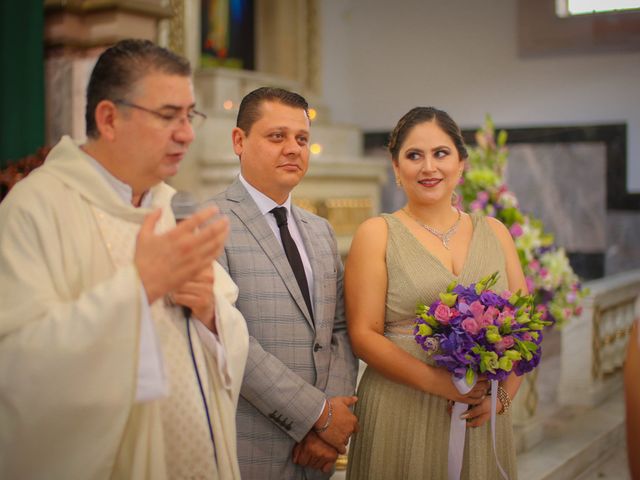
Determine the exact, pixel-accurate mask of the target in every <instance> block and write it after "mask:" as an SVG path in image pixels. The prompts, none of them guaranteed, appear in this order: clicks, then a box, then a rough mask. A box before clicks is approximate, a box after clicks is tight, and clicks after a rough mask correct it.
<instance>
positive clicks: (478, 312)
mask: <svg viewBox="0 0 640 480" xmlns="http://www.w3.org/2000/svg"><path fill="white" fill-rule="evenodd" d="M469 311H470V312H471V315H473V318H475V319H476V320H477V319H479V318H480V317H481V316H482V314H483V313H484V305H482V303H480V302H479V301H478V300H476V301H475V302H472V303H471V305H469Z"/></svg>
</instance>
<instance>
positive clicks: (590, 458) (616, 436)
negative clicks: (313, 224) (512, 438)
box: [518, 390, 626, 480]
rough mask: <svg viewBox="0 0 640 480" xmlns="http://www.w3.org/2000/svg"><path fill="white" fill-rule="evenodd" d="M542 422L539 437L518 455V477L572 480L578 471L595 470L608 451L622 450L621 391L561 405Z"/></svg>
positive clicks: (622, 413) (527, 479)
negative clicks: (584, 403) (587, 403)
mask: <svg viewBox="0 0 640 480" xmlns="http://www.w3.org/2000/svg"><path fill="white" fill-rule="evenodd" d="M543 423H544V438H543V440H542V441H541V442H540V443H539V444H538V445H536V446H535V447H534V448H532V449H531V450H529V451H526V452H523V453H522V454H520V455H518V477H519V478H521V479H526V480H565V479H567V480H568V479H572V480H574V479H576V478H577V477H579V476H580V475H581V474H588V473H589V471H594V470H597V467H598V465H600V464H602V463H603V462H605V461H607V460H608V459H609V458H610V457H611V456H612V454H615V453H617V454H619V451H620V450H622V451H623V450H624V448H625V446H624V398H623V392H622V390H617V391H615V392H612V395H611V396H610V397H609V398H608V399H606V400H605V401H604V402H602V403H601V404H600V405H598V406H596V407H593V408H588V407H561V408H559V409H558V410H556V412H555V413H554V414H552V415H550V416H548V417H547V418H546V420H544V421H543ZM624 458H625V459H626V457H624ZM625 462H626V460H625ZM622 471H624V469H623V470H622ZM597 478H607V477H597ZM608 478H620V477H619V476H616V477H608ZM622 478H623V479H624V477H622Z"/></svg>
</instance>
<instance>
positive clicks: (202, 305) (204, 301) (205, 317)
mask: <svg viewBox="0 0 640 480" xmlns="http://www.w3.org/2000/svg"><path fill="white" fill-rule="evenodd" d="M171 296H172V297H173V301H174V302H175V303H177V304H178V305H183V306H185V307H189V308H190V309H191V312H192V314H193V316H194V317H195V318H197V319H198V320H200V321H201V322H202V323H203V324H204V326H205V327H207V328H208V329H209V330H211V331H212V332H213V333H217V332H216V322H215V318H214V313H215V307H216V305H215V300H214V298H213V265H211V264H209V266H207V267H205V269H204V270H203V271H202V272H200V273H199V274H198V275H197V276H196V277H195V278H194V279H192V280H189V281H187V282H185V283H184V284H183V285H182V287H180V288H179V289H178V290H176V291H175V292H173V293H172V294H171Z"/></svg>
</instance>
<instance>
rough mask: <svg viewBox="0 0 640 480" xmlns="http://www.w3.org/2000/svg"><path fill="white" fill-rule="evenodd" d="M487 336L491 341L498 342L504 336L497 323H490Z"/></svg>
mask: <svg viewBox="0 0 640 480" xmlns="http://www.w3.org/2000/svg"><path fill="white" fill-rule="evenodd" d="M485 336H486V338H487V341H488V342H489V343H498V342H499V341H500V340H502V336H501V335H500V333H499V332H498V327H496V326H495V325H489V326H488V327H487V333H486V334H485Z"/></svg>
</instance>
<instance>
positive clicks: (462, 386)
mask: <svg viewBox="0 0 640 480" xmlns="http://www.w3.org/2000/svg"><path fill="white" fill-rule="evenodd" d="M497 279H498V272H495V273H493V274H492V275H489V276H487V277H485V278H483V279H481V280H480V281H479V282H477V283H472V284H471V285H469V286H468V287H466V286H464V285H459V284H456V282H453V283H451V284H450V285H449V286H448V287H447V291H446V292H444V293H441V294H440V299H439V300H436V301H435V302H433V303H432V304H431V305H429V306H426V305H424V304H418V306H417V312H416V313H417V318H416V323H415V327H414V331H413V334H414V337H415V339H416V341H417V342H418V343H419V344H420V345H421V346H422V348H423V349H424V350H426V351H428V352H432V353H433V354H434V355H433V357H432V358H433V359H434V360H435V362H436V365H439V366H442V367H444V368H446V369H447V370H448V371H450V372H451V373H452V375H453V377H454V382H453V383H454V385H455V386H456V388H457V389H458V391H460V393H462V394H466V393H467V392H468V391H469V390H471V389H472V388H473V386H474V385H475V383H476V380H477V378H478V375H484V376H485V377H486V378H488V379H489V380H491V435H492V438H493V445H494V455H495V459H496V463H497V465H498V469H499V471H500V473H501V474H502V477H503V478H505V479H507V478H508V477H507V474H506V472H505V471H504V469H503V468H502V466H501V465H500V462H499V460H498V456H497V454H496V452H495V434H496V427H495V425H496V401H497V391H498V381H500V380H503V379H504V378H506V377H507V376H508V375H509V374H510V373H511V372H515V373H516V374H517V375H523V374H524V373H526V372H528V371H530V370H533V369H534V368H535V367H536V366H537V365H538V363H539V362H540V355H541V347H540V343H541V342H542V329H543V328H544V327H545V326H546V325H549V324H551V322H549V321H547V320H544V319H543V318H542V316H543V314H544V311H543V309H542V308H535V307H534V301H533V296H532V295H520V293H511V292H508V291H505V292H502V293H499V294H498V293H496V292H494V291H493V290H491V287H493V286H494V285H495V283H496V281H497ZM467 407H468V406H467V404H465V403H459V402H455V403H454V405H453V408H452V413H451V425H450V429H449V453H448V478H449V479H459V478H460V472H461V470H462V459H463V452H464V439H465V435H466V433H465V432H466V426H465V421H464V420H463V419H462V418H461V415H462V413H463V412H464V411H465V410H466V409H467Z"/></svg>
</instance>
